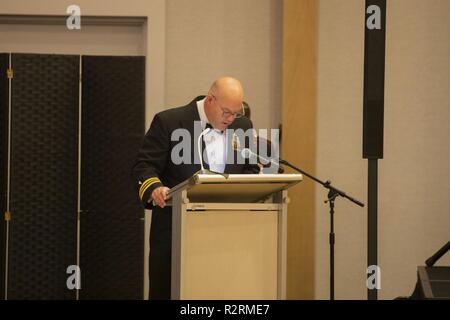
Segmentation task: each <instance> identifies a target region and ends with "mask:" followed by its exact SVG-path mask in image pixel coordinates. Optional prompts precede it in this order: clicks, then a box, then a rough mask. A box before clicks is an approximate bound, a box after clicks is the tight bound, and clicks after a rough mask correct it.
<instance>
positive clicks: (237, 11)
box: [165, 0, 282, 128]
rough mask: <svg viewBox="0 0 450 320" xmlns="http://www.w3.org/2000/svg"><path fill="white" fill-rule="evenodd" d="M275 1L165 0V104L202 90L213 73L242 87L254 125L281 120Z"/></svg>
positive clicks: (278, 23)
mask: <svg viewBox="0 0 450 320" xmlns="http://www.w3.org/2000/svg"><path fill="white" fill-rule="evenodd" d="M281 5H282V2H281V1H279V0H214V1H210V0H190V1H184V0H168V1H167V29H166V32H167V42H166V43H167V47H166V52H167V55H166V61H167V64H166V67H167V68H166V93H165V97H166V103H167V105H168V106H179V105H184V104H187V103H188V102H190V101H191V100H192V99H193V98H194V97H195V96H197V95H200V94H206V93H207V92H208V89H209V87H210V85H211V83H212V81H214V80H215V79H216V78H218V77H220V76H222V75H231V76H234V77H237V78H239V79H240V80H241V81H242V83H243V86H244V90H245V100H246V101H247V102H248V103H249V104H250V107H251V109H252V120H253V122H254V125H255V127H258V128H277V127H278V124H279V122H280V121H281V114H280V111H279V110H280V109H281V31H282V30H281V28H282V20H281V19H282V7H281Z"/></svg>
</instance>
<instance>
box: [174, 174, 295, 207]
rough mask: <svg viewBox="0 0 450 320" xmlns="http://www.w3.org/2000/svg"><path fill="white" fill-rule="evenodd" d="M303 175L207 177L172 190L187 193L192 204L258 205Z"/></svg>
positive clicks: (217, 175) (202, 175)
mask: <svg viewBox="0 0 450 320" xmlns="http://www.w3.org/2000/svg"><path fill="white" fill-rule="evenodd" d="M302 179H303V176H302V175H301V174H223V175H222V174H203V173H197V174H195V175H193V176H192V177H191V178H190V179H188V180H186V181H184V182H182V183H180V184H179V185H177V186H175V187H173V188H172V189H170V192H169V197H172V196H173V195H174V194H175V193H177V192H180V191H182V190H186V191H187V196H188V198H189V200H190V201H191V202H258V201H261V200H263V199H265V198H267V197H268V196H270V195H271V194H273V193H275V192H278V191H281V190H285V189H288V188H290V187H292V186H293V185H295V184H297V183H299V182H300V181H302Z"/></svg>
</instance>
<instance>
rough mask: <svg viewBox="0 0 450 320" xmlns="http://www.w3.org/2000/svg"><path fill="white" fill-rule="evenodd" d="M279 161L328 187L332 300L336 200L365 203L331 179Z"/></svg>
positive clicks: (331, 295) (360, 204)
mask: <svg viewBox="0 0 450 320" xmlns="http://www.w3.org/2000/svg"><path fill="white" fill-rule="evenodd" d="M278 162H279V163H281V164H283V165H286V166H288V167H290V168H292V169H294V170H295V171H297V172H300V173H301V174H303V175H305V176H307V177H308V178H310V179H311V180H313V181H315V182H317V183H319V184H321V185H322V186H323V187H324V188H326V189H328V190H329V191H328V199H327V200H326V201H325V203H327V202H328V203H329V205H330V237H329V243H330V300H334V243H335V234H334V201H335V200H336V198H337V197H338V196H341V197H343V198H347V199H348V200H350V201H351V202H353V203H355V204H357V205H358V206H360V207H364V203H362V202H360V201H358V200H356V199H354V198H352V197H350V196H349V195H347V194H346V193H345V192H344V191H341V190H339V189H337V188H335V187H333V186H332V185H331V181H330V180H327V181H326V182H323V181H321V180H319V179H317V178H316V177H314V176H312V175H310V174H309V173H307V172H305V171H303V170H302V169H300V168H297V167H296V166H294V165H293V164H291V163H289V162H288V161H286V160H283V159H279V160H278Z"/></svg>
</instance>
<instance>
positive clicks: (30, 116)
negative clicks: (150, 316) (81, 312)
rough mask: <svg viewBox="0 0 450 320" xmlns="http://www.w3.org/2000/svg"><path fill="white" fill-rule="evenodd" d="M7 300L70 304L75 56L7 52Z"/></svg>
mask: <svg viewBox="0 0 450 320" xmlns="http://www.w3.org/2000/svg"><path fill="white" fill-rule="evenodd" d="M12 67H13V71H14V78H13V80H12V106H13V107H12V112H11V115H12V127H11V129H12V131H11V139H12V140H11V143H12V150H11V203H10V204H11V212H12V220H11V223H10V239H9V241H10V243H9V269H8V270H9V278H8V279H9V281H8V299H74V298H75V292H74V291H71V290H68V288H67V286H66V280H67V277H68V275H67V274H66V268H67V267H68V266H69V265H73V264H76V239H77V232H76V231H77V224H76V223H77V220H76V213H77V190H78V187H77V181H78V178H77V177H78V173H77V163H78V110H79V101H78V97H79V57H78V56H61V55H40V54H13V55H12Z"/></svg>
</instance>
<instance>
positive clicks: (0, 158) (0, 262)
mask: <svg viewBox="0 0 450 320" xmlns="http://www.w3.org/2000/svg"><path fill="white" fill-rule="evenodd" d="M8 65H9V54H7V53H0V214H1V215H2V216H1V217H0V241H1V242H0V243H2V244H3V243H6V238H5V237H6V222H5V219H4V216H3V215H4V213H5V211H6V183H7V181H6V180H7V179H6V177H7V171H6V170H7V156H8V107H9V106H8V100H9V84H8V77H7V74H6V71H7V70H8ZM4 275H5V247H4V246H0V298H4V295H5V276H4Z"/></svg>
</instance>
